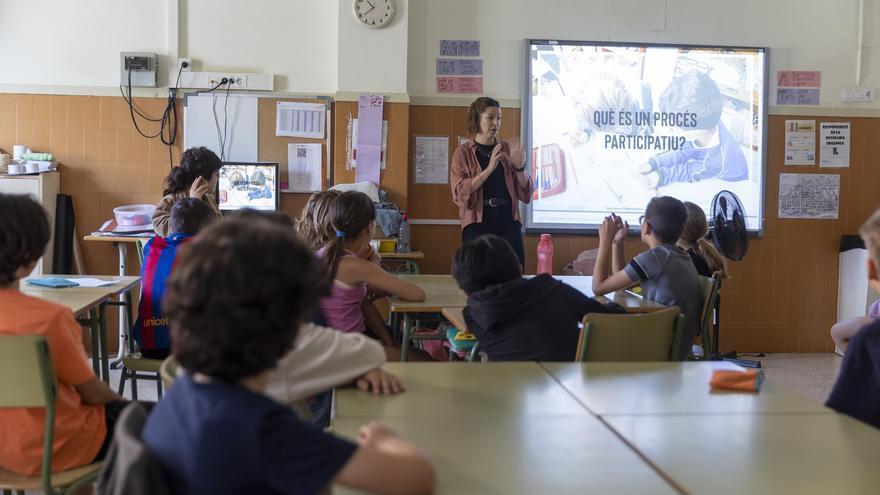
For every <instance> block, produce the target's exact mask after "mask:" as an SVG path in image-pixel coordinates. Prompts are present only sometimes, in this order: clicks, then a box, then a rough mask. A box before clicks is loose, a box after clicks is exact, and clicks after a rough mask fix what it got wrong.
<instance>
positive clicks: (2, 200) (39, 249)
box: [0, 194, 49, 286]
mask: <svg viewBox="0 0 880 495" xmlns="http://www.w3.org/2000/svg"><path fill="white" fill-rule="evenodd" d="M0 212H3V214H0V286H6V285H10V284H11V283H13V282H15V280H16V276H15V272H16V271H17V270H18V269H19V268H21V267H23V266H27V265H29V264H31V263H34V262H35V261H37V260H38V259H40V256H43V252H44V251H45V250H46V244H48V243H49V219H48V217H47V216H46V212H45V211H44V210H43V207H42V206H40V203H37V202H36V201H35V200H34V199H33V198H31V197H30V196H27V195H24V194H0Z"/></svg>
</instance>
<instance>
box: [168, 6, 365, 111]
mask: <svg viewBox="0 0 880 495" xmlns="http://www.w3.org/2000/svg"><path fill="white" fill-rule="evenodd" d="M180 5H181V14H182V15H181V26H182V27H183V29H181V37H180V53H181V54H182V55H181V56H185V57H190V58H192V59H194V62H195V65H196V68H195V70H199V71H226V70H228V71H235V72H260V73H269V74H274V75H275V90H276V91H295V92H304V93H324V94H326V93H333V92H335V91H336V79H337V72H336V71H337V49H336V44H337V38H338V28H337V25H338V24H337V10H338V9H337V7H338V4H337V2H334V1H330V0H312V1H293V0H249V1H236V0H227V1H223V2H220V1H217V0H180ZM349 17H350V16H349ZM200 62H201V63H200Z"/></svg>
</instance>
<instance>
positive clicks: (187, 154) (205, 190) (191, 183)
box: [153, 146, 223, 237]
mask: <svg viewBox="0 0 880 495" xmlns="http://www.w3.org/2000/svg"><path fill="white" fill-rule="evenodd" d="M222 165H223V162H221V161H220V157H218V156H217V154H216V153H214V152H213V151H211V150H209V149H208V148H205V147H204V146H202V147H199V148H190V149H188V150H186V151H184V152H183V156H181V157H180V165H178V166H176V167H174V168H172V169H171V173H169V174H168V176H167V177H165V186H164V187H165V189H164V190H163V191H162V200H161V201H159V204H157V205H156V210H155V211H154V212H153V229H154V230H155V231H156V235H158V236H162V237H168V236H170V235H171V234H172V232H171V230H170V226H169V223H170V221H171V207H172V206H174V203H176V202H177V201H178V200H180V199H183V198H196V199H200V200H202V201H204V202H205V204H207V205H208V206H210V207H211V210H212V211H213V212H214V215H215V216H216V217H217V218H220V207H219V206H218V205H217V197H216V196H215V194H214V191H215V189H217V181H218V179H219V177H220V167H221V166H222Z"/></svg>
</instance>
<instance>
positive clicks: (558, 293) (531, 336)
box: [452, 234, 624, 361]
mask: <svg viewBox="0 0 880 495" xmlns="http://www.w3.org/2000/svg"><path fill="white" fill-rule="evenodd" d="M452 276H453V277H454V278H455V280H456V281H457V282H458V286H459V287H461V290H463V291H464V292H465V294H467V296H468V301H467V307H465V308H464V319H465V322H466V323H467V326H468V330H469V331H470V332H471V333H473V334H474V335H476V337H477V340H478V341H479V342H480V350H482V351H483V352H485V353H486V354H487V355H488V356H489V360H490V361H573V360H574V357H575V352H576V350H577V340H578V335H579V330H578V323H580V321H581V320H582V319H583V317H584V315H585V314H587V313H623V312H624V310H623V308H621V307H620V306H618V305H616V304H613V303H612V305H609V306H606V305H604V304H602V303H600V302H598V301H596V300H594V299H591V298H589V297H587V296H585V295H584V294H582V293H581V292H580V291H578V290H577V289H575V288H573V287H571V286H569V285H566V284H564V283H562V282H560V281H558V280H556V279H554V278H553V277H552V276H550V275H547V274H543V275H538V276H535V277H531V278H523V276H522V269H521V266H520V264H519V259H518V258H517V256H516V254H515V253H514V252H513V249H512V248H511V247H510V245H509V244H508V243H507V241H505V240H504V239H503V238H501V237H499V236H497V235H493V234H485V235H482V236H480V237H477V238H476V239H472V240H469V241H465V242H463V243H462V245H461V246H460V247H459V248H458V250H456V252H455V256H454V258H453V262H452Z"/></svg>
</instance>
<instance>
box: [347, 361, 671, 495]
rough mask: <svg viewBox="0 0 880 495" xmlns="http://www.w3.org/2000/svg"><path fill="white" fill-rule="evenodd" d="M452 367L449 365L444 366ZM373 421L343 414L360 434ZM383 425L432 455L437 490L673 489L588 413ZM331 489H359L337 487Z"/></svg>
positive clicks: (479, 493) (565, 492)
mask: <svg viewBox="0 0 880 495" xmlns="http://www.w3.org/2000/svg"><path fill="white" fill-rule="evenodd" d="M448 366H454V365H448ZM368 421H370V418H362V417H340V418H337V419H336V421H335V422H334V429H335V432H336V433H337V434H339V435H341V436H344V437H348V438H350V439H354V438H357V429H358V427H359V426H360V425H362V424H364V423H367V422H368ZM382 422H383V423H384V424H386V425H388V426H390V427H391V428H393V429H394V430H396V431H398V432H399V433H400V434H401V435H403V436H405V437H406V438H408V439H410V440H412V441H413V442H414V443H416V444H417V445H419V446H421V447H422V448H424V449H425V450H426V451H427V452H428V454H430V456H431V458H432V460H433V461H434V464H435V467H436V469H437V487H436V490H435V492H434V493H435V494H436V495H446V494H450V495H494V494H497V495H516V494H530V495H531V494H553V495H583V494H589V493H614V494H620V495H625V494H674V493H676V492H675V490H674V489H673V488H672V487H671V486H670V485H669V484H668V483H667V482H666V481H665V480H663V478H661V477H660V475H658V474H657V473H656V472H655V471H654V470H652V469H651V467H650V466H648V465H647V464H645V463H644V462H643V461H642V460H641V459H640V458H639V457H638V455H637V454H636V453H635V452H633V451H632V450H631V449H630V448H629V447H628V446H627V445H626V444H625V443H623V442H622V441H620V439H619V438H618V437H617V436H615V435H614V433H612V432H611V431H610V430H609V429H608V428H607V427H605V426H604V425H603V424H602V423H601V422H600V421H599V420H598V419H596V418H593V417H591V416H551V415H546V416H540V417H521V418H516V417H501V418H466V419H460V418H456V417H455V415H454V414H453V415H450V416H449V417H446V418H436V417H431V418H424V417H395V418H387V419H385V418H383V420H382ZM333 493H336V494H342V493H345V494H348V493H356V492H353V491H351V490H346V489H342V488H340V487H338V486H336V487H334V491H333Z"/></svg>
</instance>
